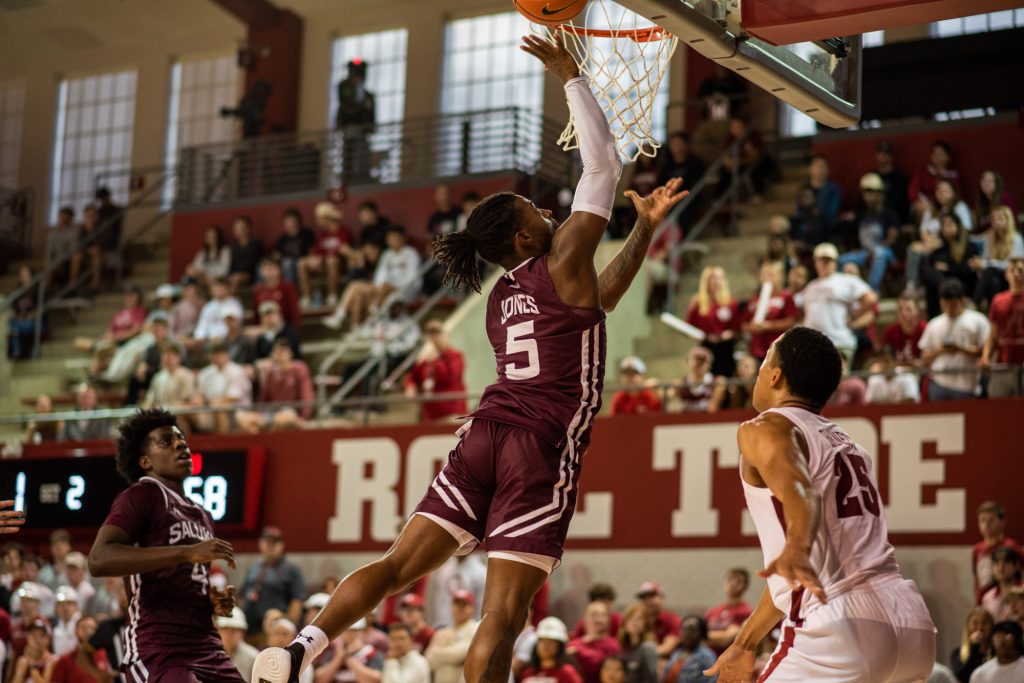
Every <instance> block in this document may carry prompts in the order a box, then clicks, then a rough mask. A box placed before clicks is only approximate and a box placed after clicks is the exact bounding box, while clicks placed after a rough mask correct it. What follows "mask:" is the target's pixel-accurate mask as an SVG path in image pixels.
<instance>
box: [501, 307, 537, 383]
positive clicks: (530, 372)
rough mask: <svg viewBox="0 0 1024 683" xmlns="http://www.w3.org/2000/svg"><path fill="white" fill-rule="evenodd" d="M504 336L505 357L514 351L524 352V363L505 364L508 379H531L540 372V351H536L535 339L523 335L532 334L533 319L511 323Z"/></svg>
mask: <svg viewBox="0 0 1024 683" xmlns="http://www.w3.org/2000/svg"><path fill="white" fill-rule="evenodd" d="M507 332H508V336H507V337H506V338H505V357H506V358H507V357H508V356H511V355H512V354H515V353H525V354H526V365H516V364H515V363H506V364H505V376H506V377H508V378H509V379H515V380H523V379H533V378H534V377H536V376H537V375H539V374H540V353H539V352H538V351H537V340H536V339H525V338H524V337H526V336H528V335H531V334H533V321H532V320H527V321H526V322H525V323H519V324H518V325H512V326H511V327H509V328H508V330H507Z"/></svg>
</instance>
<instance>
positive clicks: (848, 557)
mask: <svg viewBox="0 0 1024 683" xmlns="http://www.w3.org/2000/svg"><path fill="white" fill-rule="evenodd" d="M766 412H768V413H778V414H779V415H782V416H783V417H785V418H786V419H787V420H789V421H790V422H792V423H793V424H794V425H795V426H796V428H797V429H798V430H799V431H800V433H801V434H802V435H803V439H804V442H805V443H806V445H807V469H808V471H809V472H810V475H811V482H812V483H813V485H814V488H815V489H817V491H818V493H819V495H820V496H821V523H820V525H819V527H818V531H817V534H816V535H815V537H814V540H813V542H812V544H811V554H810V560H811V566H812V567H813V568H814V570H815V572H816V573H817V575H818V577H819V579H820V581H821V584H822V586H823V587H824V589H825V594H826V596H828V598H829V599H830V600H831V599H832V598H833V597H835V596H837V595H841V594H843V593H846V592H848V591H850V590H852V589H854V588H856V587H857V586H859V585H862V584H865V583H867V582H869V581H872V580H874V579H888V578H892V579H897V578H899V576H900V574H899V565H897V564H896V558H895V551H894V549H893V547H892V544H891V543H889V532H888V530H887V529H886V525H885V517H884V515H883V512H882V502H881V498H880V496H879V495H878V486H877V485H876V483H875V480H874V476H873V475H872V468H871V458H870V456H868V454H867V452H866V451H865V450H864V449H863V448H861V447H860V446H858V445H857V444H856V443H854V442H853V440H852V439H850V437H849V436H848V435H847V434H846V432H844V431H843V430H842V429H840V428H839V427H838V426H836V425H835V424H834V423H833V422H832V421H830V420H827V419H825V418H824V417H822V416H821V415H817V414H815V413H812V412H810V411H808V410H804V409H802V408H774V409H772V410H768V411H766ZM741 457H742V454H741ZM740 480H741V481H742V480H743V477H742V476H741V477H740ZM743 494H744V496H745V497H746V499H747V508H748V509H749V510H750V514H751V517H753V520H754V526H755V527H756V528H757V535H758V538H760V540H761V549H762V551H763V552H764V563H765V566H767V565H768V564H769V563H770V562H771V561H772V560H774V559H775V558H776V557H778V556H779V554H780V553H781V552H782V548H783V546H784V545H785V543H786V523H785V518H784V516H783V512H782V504H781V503H780V502H779V500H778V499H776V498H775V497H774V496H773V495H772V492H771V490H770V489H768V488H758V487H756V486H751V485H750V484H748V483H747V482H746V481H743ZM768 589H769V590H770V591H771V594H772V602H773V603H775V606H776V607H778V608H779V609H780V610H781V611H782V612H783V613H785V614H788V615H790V618H791V619H798V618H800V617H801V616H803V615H805V614H806V613H807V612H808V610H809V609H810V608H812V607H814V606H817V605H818V604H820V603H819V601H818V600H817V598H815V597H814V596H812V595H810V594H807V595H803V590H802V589H800V590H799V591H798V592H797V593H798V594H797V595H796V598H795V599H794V592H793V591H792V589H790V587H789V585H788V584H787V583H786V581H785V580H784V579H783V578H782V577H780V576H778V575H775V576H771V577H769V578H768Z"/></svg>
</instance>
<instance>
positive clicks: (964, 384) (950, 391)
mask: <svg viewBox="0 0 1024 683" xmlns="http://www.w3.org/2000/svg"><path fill="white" fill-rule="evenodd" d="M939 297H940V299H941V301H942V315H940V316H938V317H937V318H933V319H932V320H930V321H928V325H927V326H926V327H925V328H924V334H923V335H921V341H920V344H919V345H920V347H921V361H922V363H923V364H924V365H925V366H926V367H929V368H930V369H931V371H932V373H934V374H933V375H932V376H931V380H930V381H929V383H928V400H929V401H943V400H949V399H967V398H974V397H975V390H976V389H977V387H978V372H977V370H976V367H977V364H978V359H979V358H980V357H981V350H982V347H983V346H984V345H985V342H986V340H987V339H988V335H989V329H990V326H989V322H988V318H986V317H985V316H983V315H982V314H981V313H978V312H977V311H971V310H967V308H966V307H965V305H964V290H963V286H962V285H961V284H960V281H959V280H946V281H945V282H944V283H942V288H941V289H940V290H939Z"/></svg>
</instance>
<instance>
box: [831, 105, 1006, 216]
mask: <svg viewBox="0 0 1024 683" xmlns="http://www.w3.org/2000/svg"><path fill="white" fill-rule="evenodd" d="M937 139H942V140H945V141H946V142H948V143H949V144H950V147H952V150H953V164H954V166H955V167H956V168H957V169H958V170H959V171H960V180H961V183H962V185H963V188H964V194H965V195H966V196H965V197H964V200H965V201H966V202H967V203H968V204H970V205H971V206H972V207H973V206H975V205H976V202H977V198H978V179H979V178H980V177H981V173H982V171H987V170H995V171H999V173H1001V174H1002V176H1003V179H1004V182H1005V184H1006V188H1007V189H1008V190H1009V191H1010V193H1011V194H1013V196H1014V198H1016V199H1017V200H1018V202H1019V201H1020V200H1022V199H1024V164H1021V157H1022V154H1024V124H1022V123H1021V122H1020V121H1004V122H999V123H988V124H986V123H979V124H978V125H976V126H959V125H950V126H946V127H938V128H932V129H931V130H928V131H926V132H921V133H901V134H900V135H898V136H897V135H893V134H891V133H889V134H886V133H885V132H883V131H879V133H878V134H877V135H871V134H865V133H852V134H850V135H849V137H848V138H846V139H838V140H827V141H818V142H816V143H815V145H814V151H815V153H817V154H824V155H825V156H826V157H828V163H829V167H830V168H831V170H832V179H833V180H835V181H836V182H837V183H839V186H840V187H841V188H842V190H843V200H844V206H850V207H852V206H853V204H854V203H855V202H856V200H857V194H858V190H857V185H858V182H859V181H860V176H861V175H862V174H864V173H868V172H869V171H871V170H872V169H873V168H874V167H875V145H876V144H877V143H879V142H880V141H882V140H887V141H888V142H890V143H891V144H892V146H893V152H894V156H895V159H896V166H897V168H899V169H900V170H902V171H903V172H904V173H906V174H907V176H908V177H913V174H914V171H915V170H916V169H918V168H923V167H924V165H925V164H926V163H928V157H929V154H930V152H931V143H932V141H933V140H937Z"/></svg>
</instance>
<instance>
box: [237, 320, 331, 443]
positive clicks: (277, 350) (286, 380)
mask: <svg viewBox="0 0 1024 683" xmlns="http://www.w3.org/2000/svg"><path fill="white" fill-rule="evenodd" d="M259 373H260V393H259V399H258V402H259V403H285V402H293V403H294V402H299V401H302V402H303V403H302V405H301V406H299V407H298V408H296V407H293V406H285V407H281V408H275V409H273V410H270V411H268V412H258V411H253V410H243V411H239V412H238V415H237V420H238V426H239V427H240V428H241V429H242V430H243V431H246V432H249V433H250V434H259V432H260V431H261V430H269V431H280V430H284V429H297V428H299V427H301V426H302V425H303V423H304V422H305V421H306V420H308V419H309V416H310V414H312V411H313V380H312V379H310V376H309V367H308V366H307V365H306V364H305V363H304V362H303V361H301V360H295V357H294V355H293V354H292V347H291V344H290V343H289V341H288V340H287V339H286V338H284V337H279V338H277V339H275V340H274V346H273V350H272V351H271V352H270V362H269V363H267V362H265V361H264V362H263V364H262V365H261V366H260V367H259Z"/></svg>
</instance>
